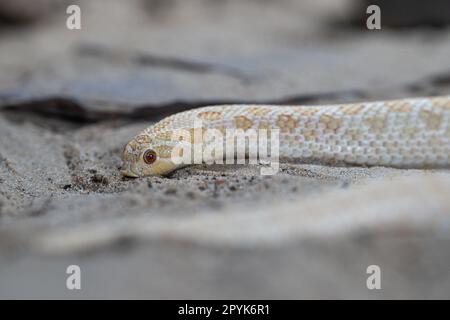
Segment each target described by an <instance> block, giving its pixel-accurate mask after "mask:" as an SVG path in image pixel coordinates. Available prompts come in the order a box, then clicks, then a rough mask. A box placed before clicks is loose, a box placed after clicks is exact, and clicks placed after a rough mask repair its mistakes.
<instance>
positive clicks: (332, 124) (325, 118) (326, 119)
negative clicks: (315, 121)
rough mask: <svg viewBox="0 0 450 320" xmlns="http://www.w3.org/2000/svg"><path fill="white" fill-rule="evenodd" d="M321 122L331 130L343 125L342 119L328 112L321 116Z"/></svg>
mask: <svg viewBox="0 0 450 320" xmlns="http://www.w3.org/2000/svg"><path fill="white" fill-rule="evenodd" d="M319 122H320V123H322V124H324V125H325V127H326V128H327V129H329V130H336V129H338V128H339V127H340V126H341V120H339V119H338V118H335V117H332V116H330V115H327V114H323V115H321V116H320V118H319Z"/></svg>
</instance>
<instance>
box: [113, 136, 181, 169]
mask: <svg viewBox="0 0 450 320" xmlns="http://www.w3.org/2000/svg"><path fill="white" fill-rule="evenodd" d="M122 160H123V165H122V171H121V173H122V175H124V176H126V177H132V178H138V177H145V176H155V175H166V174H168V173H170V172H172V171H173V170H175V169H177V168H178V167H179V165H177V164H175V163H174V162H173V161H172V160H171V157H170V154H168V150H167V149H166V148H164V146H160V145H155V144H154V143H153V141H152V140H151V138H150V137H149V136H148V135H145V134H144V135H139V136H137V137H135V138H134V139H133V140H131V141H130V142H128V144H127V145H126V146H125V148H124V151H123V155H122Z"/></svg>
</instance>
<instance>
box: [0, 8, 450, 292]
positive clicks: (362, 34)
mask: <svg viewBox="0 0 450 320" xmlns="http://www.w3.org/2000/svg"><path fill="white" fill-rule="evenodd" d="M72 4H76V5H79V7H80V8H81V29H80V30H70V29H68V28H67V26H66V21H67V19H68V17H69V14H67V13H66V8H67V7H68V6H69V5H72ZM373 4H377V5H378V6H379V7H380V9H381V29H380V30H369V29H368V28H367V27H366V21H367V18H368V17H369V16H370V14H367V13H366V9H367V7H368V6H369V5H373ZM449 24H450V1H446V0H434V1H420V0H373V1H366V0H359V1H358V0H304V1H301V0H276V1H275V0H272V1H271V0H245V1H242V0H128V1H123V0H85V1H82V0H79V1H76V0H72V1H69V0H68V1H66V0H64V1H62V0H60V1H58V0H1V1H0V297H2V298H23V297H26V298H55V297H57V298H185V299H190V298H253V299H259V298H430V297H432V298H442V297H447V298H448V297H449V288H450V274H449V272H448V262H449V261H450V256H449V254H448V245H449V241H448V239H449V237H448V234H449V232H448V230H447V229H448V225H449V223H448V219H443V220H438V219H437V218H435V217H434V216H431V217H430V218H429V219H428V220H427V219H425V221H426V223H423V220H420V219H416V220H415V219H406V218H404V217H403V218H402V216H401V215H400V214H399V211H398V210H397V208H405V207H406V208H412V209H411V210H412V211H411V216H412V217H418V216H419V215H421V216H420V217H422V216H426V214H427V211H426V210H425V211H421V212H419V209H417V210H418V211H414V210H413V209H414V208H419V207H420V204H421V203H420V202H419V203H418V202H408V201H414V200H415V201H419V200H421V198H420V195H421V194H425V193H422V192H421V191H420V190H422V189H420V188H419V187H420V185H418V189H417V190H416V189H414V188H412V189H411V190H409V189H408V188H405V187H404V186H403V185H402V184H396V183H392V184H391V179H392V178H393V177H397V176H402V175H410V174H411V172H410V171H407V170H395V169H388V168H326V167H320V166H311V165H285V166H282V170H281V172H280V174H279V175H276V176H271V177H261V176H259V175H258V174H257V173H256V172H257V171H255V170H254V168H253V169H252V168H245V167H239V166H236V167H226V168H224V167H203V166H199V167H193V168H186V169H183V170H180V171H179V172H176V173H175V174H174V175H173V176H171V177H170V178H160V177H149V178H144V179H135V180H130V179H124V178H122V177H121V176H120V173H119V170H118V168H119V167H120V165H121V159H120V153H121V151H122V148H123V145H124V144H125V143H126V142H127V141H129V139H130V138H131V137H133V136H134V135H135V134H136V133H137V132H139V131H140V130H142V129H143V128H145V127H147V126H148V125H150V124H151V123H154V122H155V121H157V120H159V119H161V118H162V117H164V116H166V115H168V114H171V113H174V112H178V111H181V110H186V109H190V108H195V107H200V106H205V105H209V104H221V103H273V104H282V105H285V104H321V103H338V102H355V101H366V100H377V99H391V98H402V97H412V96H428V95H448V94H449V92H450V26H449ZM412 173H417V172H415V171H414V172H412ZM374 180H375V181H378V182H380V181H381V183H385V185H381V187H379V188H378V189H377V188H375V189H370V188H369V189H365V188H364V186H365V185H366V184H369V183H371V182H373V181H374ZM360 188H362V189H361V191H360V190H359V189H360ZM374 190H375V191H376V192H374ZM383 190H385V191H383ZM405 190H406V191H408V190H409V191H410V192H411V193H410V194H409V196H408V194H406V196H405V197H404V198H400V199H403V200H404V201H406V203H407V204H408V205H407V206H406V205H405V206H403V207H402V206H401V204H402V203H400V204H399V203H396V202H395V203H394V202H392V204H391V203H390V202H389V201H387V200H386V201H387V202H383V201H381V200H380V199H381V198H380V197H381V196H380V194H381V195H384V196H386V197H387V198H386V199H388V200H389V199H390V198H389V194H390V195H395V194H396V192H400V193H401V192H406V191H405ZM433 190H442V189H439V188H435V189H433ZM444 191H445V189H444ZM334 192H337V194H341V195H343V196H344V200H345V203H348V204H349V205H352V204H353V205H354V207H353V209H352V210H353V211H352V210H350V209H349V210H344V209H342V208H341V210H339V209H335V208H334V207H333V203H334V202H333V201H335V193H334ZM383 192H385V193H383ZM435 193H436V194H439V192H435ZM346 197H347V198H346ZM355 197H356V198H358V197H361V199H364V201H359V202H358V201H353V199H356V198H355ZM310 199H312V200H311V201H312V202H308V201H309V200H310ZM314 199H316V200H314ZM383 199H384V198H383ZM403 200H402V201H403ZM314 201H315V202H314ZM425 202H426V201H425ZM304 203H310V204H311V206H310V207H308V206H304ZM378 203H381V204H380V205H379V206H378ZM426 203H428V202H426ZM286 204H288V205H289V204H291V207H286V206H285V205H286ZM418 204H419V205H418ZM428 204H429V203H428ZM396 205H398V207H396ZM433 205H434V206H433V208H434V209H436V210H441V209H442V208H444V209H445V208H448V207H445V206H444V205H443V204H442V205H441V204H437V205H436V204H433ZM280 208H284V209H283V210H281V209H280ZM311 208H315V210H316V211H314V212H311ZM330 208H331V209H330ZM421 208H422V207H421ZM444 209H442V210H443V211H442V212H444V213H448V211H445V210H444ZM377 210H378V211H377ZM297 212H298V216H296V215H295V214H296V213H297ZM323 212H325V213H327V212H328V213H330V212H331V213H333V214H331V215H323V216H321V215H320V213H323ZM352 212H353V213H355V215H354V216H346V217H347V220H346V219H342V221H344V222H343V223H342V224H339V222H340V221H341V220H340V219H336V217H340V216H341V215H344V217H345V215H346V214H350V213H352ZM367 212H369V213H372V214H374V215H375V216H376V214H380V215H381V216H383V214H384V216H383V217H384V218H380V219H373V220H371V219H370V216H371V215H370V214H369V215H367V217H369V218H367V220H364V217H366V216H364V215H362V216H363V218H361V216H360V215H358V214H359V213H367ZM387 213H389V215H388V214H387ZM309 214H316V215H317V216H318V217H321V218H317V220H316V219H312V220H311V221H310V220H308V219H307V216H308V215H309ZM260 216H261V217H265V218H263V219H261V218H260ZM305 217H306V218H305ZM304 219H306V220H304ZM361 219H362V220H361ZM383 219H384V220H383ZM390 219H394V220H390ZM308 221H309V222H308ZM361 221H363V223H362V222H361ZM418 221H419V222H418ZM361 223H362V224H361ZM431 225H432V226H434V227H430V226H431ZM292 226H299V229H295V228H294V229H293V230H292V229H290V228H291V227H292ZM327 226H328V227H329V226H335V227H336V230H337V231H336V232H331V231H330V229H329V228H327ZM438 227H439V228H440V229H439V230H441V233H438V232H437V231H436V230H437V229H433V228H438ZM446 228H447V229H446ZM311 230H312V231H311ZM333 230H334V229H333ZM71 264H77V265H80V267H81V270H82V276H83V278H82V288H83V289H82V290H81V291H70V290H67V289H66V287H65V280H66V277H67V274H66V273H65V270H66V267H67V266H68V265H71ZM371 264H377V265H380V266H381V267H382V270H383V271H382V272H383V277H384V278H383V279H384V280H382V281H383V282H382V287H383V290H368V289H367V287H366V278H367V274H366V267H367V266H368V265H371Z"/></svg>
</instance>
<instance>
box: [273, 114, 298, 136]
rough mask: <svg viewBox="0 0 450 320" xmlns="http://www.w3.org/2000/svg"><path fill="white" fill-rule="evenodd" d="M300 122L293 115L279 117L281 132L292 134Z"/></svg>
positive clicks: (278, 123) (278, 122)
mask: <svg viewBox="0 0 450 320" xmlns="http://www.w3.org/2000/svg"><path fill="white" fill-rule="evenodd" d="M297 124H298V121H297V120H296V119H295V118H293V117H292V116H291V115H288V114H282V115H279V116H278V119H277V125H278V127H279V128H280V130H281V132H292V131H294V129H295V128H297Z"/></svg>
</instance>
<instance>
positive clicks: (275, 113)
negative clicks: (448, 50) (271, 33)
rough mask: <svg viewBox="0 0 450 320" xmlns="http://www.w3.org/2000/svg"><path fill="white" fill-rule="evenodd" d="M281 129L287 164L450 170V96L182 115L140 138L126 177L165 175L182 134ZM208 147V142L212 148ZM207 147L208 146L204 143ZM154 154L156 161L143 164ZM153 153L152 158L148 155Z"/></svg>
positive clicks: (131, 147) (129, 152) (131, 148)
mask: <svg viewBox="0 0 450 320" xmlns="http://www.w3.org/2000/svg"><path fill="white" fill-rule="evenodd" d="M196 120H201V122H202V128H201V129H202V130H205V129H217V130H219V131H220V132H224V131H225V130H228V129H241V130H243V131H247V130H250V129H255V130H258V129H266V130H269V131H270V130H273V129H278V130H279V155H280V158H281V159H285V160H287V161H295V162H308V163H343V164H347V165H368V166H375V165H379V166H392V167H399V168H411V167H415V168H442V167H450V96H442V97H429V98H410V99H401V100H389V101H375V102H361V103H352V104H336V105H322V106H274V105H221V106H210V107H202V108H198V109H193V110H189V111H185V112H180V113H177V114H174V115H171V116H169V117H167V118H165V119H163V120H161V121H160V122H158V123H156V124H154V125H152V126H150V127H149V128H147V129H145V130H144V131H143V132H141V133H139V134H138V135H137V136H136V137H134V138H133V139H132V140H131V141H130V142H129V143H128V144H127V145H126V147H125V150H124V153H123V162H124V167H123V171H122V173H123V174H124V175H125V176H130V177H139V176H147V175H164V174H167V173H169V172H171V171H173V170H175V169H177V168H179V167H180V165H178V164H175V163H174V162H173V161H172V159H171V157H170V155H171V152H172V151H173V149H174V148H175V146H176V144H177V143H178V141H176V140H175V139H174V136H177V134H176V132H177V131H179V130H187V131H188V132H193V126H194V122H195V121H196ZM207 143H208V142H207V141H206V142H203V144H207ZM203 147H205V146H203ZM148 150H151V151H152V152H153V155H154V158H152V159H153V160H154V161H153V160H152V163H149V161H145V160H146V159H145V158H144V155H146V151H148ZM147 154H148V153H147Z"/></svg>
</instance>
